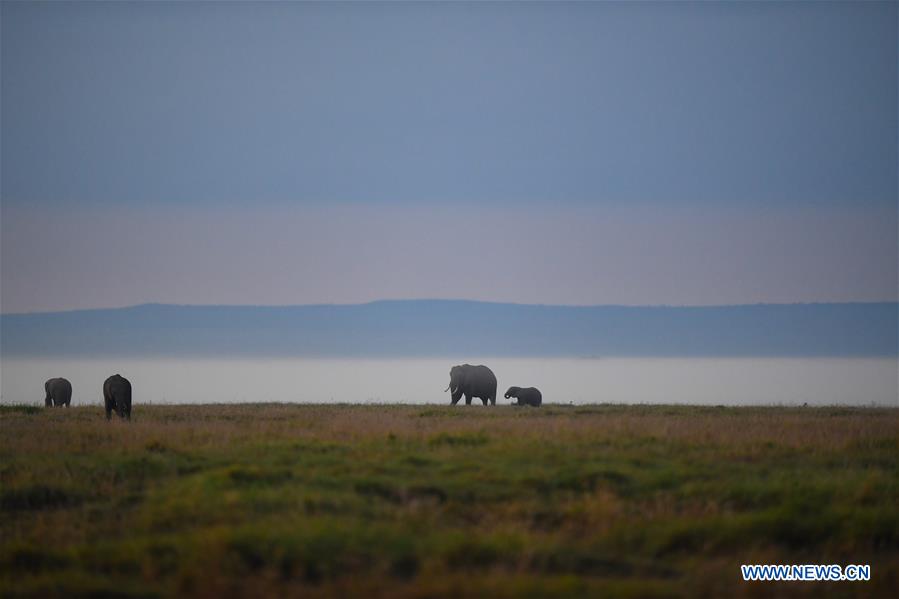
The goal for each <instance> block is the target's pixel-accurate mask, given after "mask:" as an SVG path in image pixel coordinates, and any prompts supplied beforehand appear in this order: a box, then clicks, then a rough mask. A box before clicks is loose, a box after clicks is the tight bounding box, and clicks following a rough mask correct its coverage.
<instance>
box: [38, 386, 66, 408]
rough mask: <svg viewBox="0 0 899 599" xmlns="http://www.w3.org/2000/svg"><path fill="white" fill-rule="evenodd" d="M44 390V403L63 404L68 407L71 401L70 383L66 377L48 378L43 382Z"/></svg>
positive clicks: (48, 405)
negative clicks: (45, 394)
mask: <svg viewBox="0 0 899 599" xmlns="http://www.w3.org/2000/svg"><path fill="white" fill-rule="evenodd" d="M44 391H46V392H47V396H46V397H45V398H44V405H45V406H47V407H48V408H49V407H50V406H65V407H67V408H68V407H69V404H70V403H72V383H70V382H69V381H67V380H66V379H50V380H49V381H47V382H46V383H44Z"/></svg>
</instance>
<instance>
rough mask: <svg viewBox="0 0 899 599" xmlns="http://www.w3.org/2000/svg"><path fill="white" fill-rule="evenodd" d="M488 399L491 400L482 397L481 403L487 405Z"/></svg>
mask: <svg viewBox="0 0 899 599" xmlns="http://www.w3.org/2000/svg"><path fill="white" fill-rule="evenodd" d="M488 401H489V400H488V399H487V398H486V397H482V398H481V403H482V404H484V405H485V406H486V405H487V402H488Z"/></svg>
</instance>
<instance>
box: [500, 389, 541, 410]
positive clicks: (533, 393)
mask: <svg viewBox="0 0 899 599" xmlns="http://www.w3.org/2000/svg"><path fill="white" fill-rule="evenodd" d="M510 397H514V398H515V399H517V400H518V403H513V404H512V405H513V406H534V407H535V408H536V407H537V406H539V405H540V404H542V403H543V395H542V394H541V393H540V390H539V389H537V388H536V387H527V388H525V389H522V388H521V387H509V390H508V391H506V399H509V398H510Z"/></svg>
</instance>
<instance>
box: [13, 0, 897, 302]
mask: <svg viewBox="0 0 899 599" xmlns="http://www.w3.org/2000/svg"><path fill="white" fill-rule="evenodd" d="M0 10H2V12H0V15H2V41H0V44H2V92H0V93H2V107H0V110H2V115H0V116H2V140H0V141H2V158H0V161H2V162H0V164H2V180H0V187H2V204H0V211H2V212H0V215H2V229H0V232H2V240H0V243H2V250H3V252H2V254H3V255H2V288H0V301H2V310H3V311H4V312H10V311H29V310H47V309H67V308H81V307H101V306H115V305H128V304H134V303H140V302H143V301H164V302H181V303H222V304H232V303H254V304H293V303H308V302H338V303H344V302H356V301H367V300H371V299H378V298H383V297H393V298H398V297H404V298H405V297H465V298H470V299H485V300H498V301H520V302H523V303H529V302H544V303H566V304H597V303H627V304H661V303H673V304H712V303H743V302H755V301H786V302H792V301H877V300H892V299H896V295H897V291H896V287H897V283H896V278H897V274H896V271H897V247H896V238H897V226H896V222H897V221H896V210H897V162H899V155H897V130H899V121H897V115H899V111H897V72H899V66H897V54H899V42H897V4H896V3H893V2H882V3H878V2H864V3H858V2H847V3H840V2H828V3H817V2H814V3H802V2H747V3H724V2H721V3H695V4H694V3H648V2H645V3H644V2H641V3H546V4H543V3H478V4H470V3H447V4H437V3H421V4H412V3H289V4H288V3H247V4H242V3H227V4H224V3H219V4H214V5H213V4H203V3H196V4H194V3H177V4H175V3H151V2H147V3H117V4H106V3H85V4H82V3H74V2H72V3H3V4H2V9H0ZM117 277H118V279H117ZM48 279H50V280H54V281H59V282H60V284H61V285H64V287H65V290H66V291H65V293H62V294H61V293H47V288H46V281H47V280H48ZM115 280H118V282H115ZM122 280H124V281H126V283H122V282H121V281H122Z"/></svg>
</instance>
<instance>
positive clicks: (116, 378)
mask: <svg viewBox="0 0 899 599" xmlns="http://www.w3.org/2000/svg"><path fill="white" fill-rule="evenodd" d="M103 400H104V401H105V403H106V419H107V420H109V419H110V418H111V417H112V411H113V410H115V413H116V414H117V415H118V416H119V418H123V419H128V420H131V383H129V382H128V379H126V378H125V377H123V376H122V375H120V374H114V375H112V376H111V377H109V378H108V379H106V382H104V383H103Z"/></svg>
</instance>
